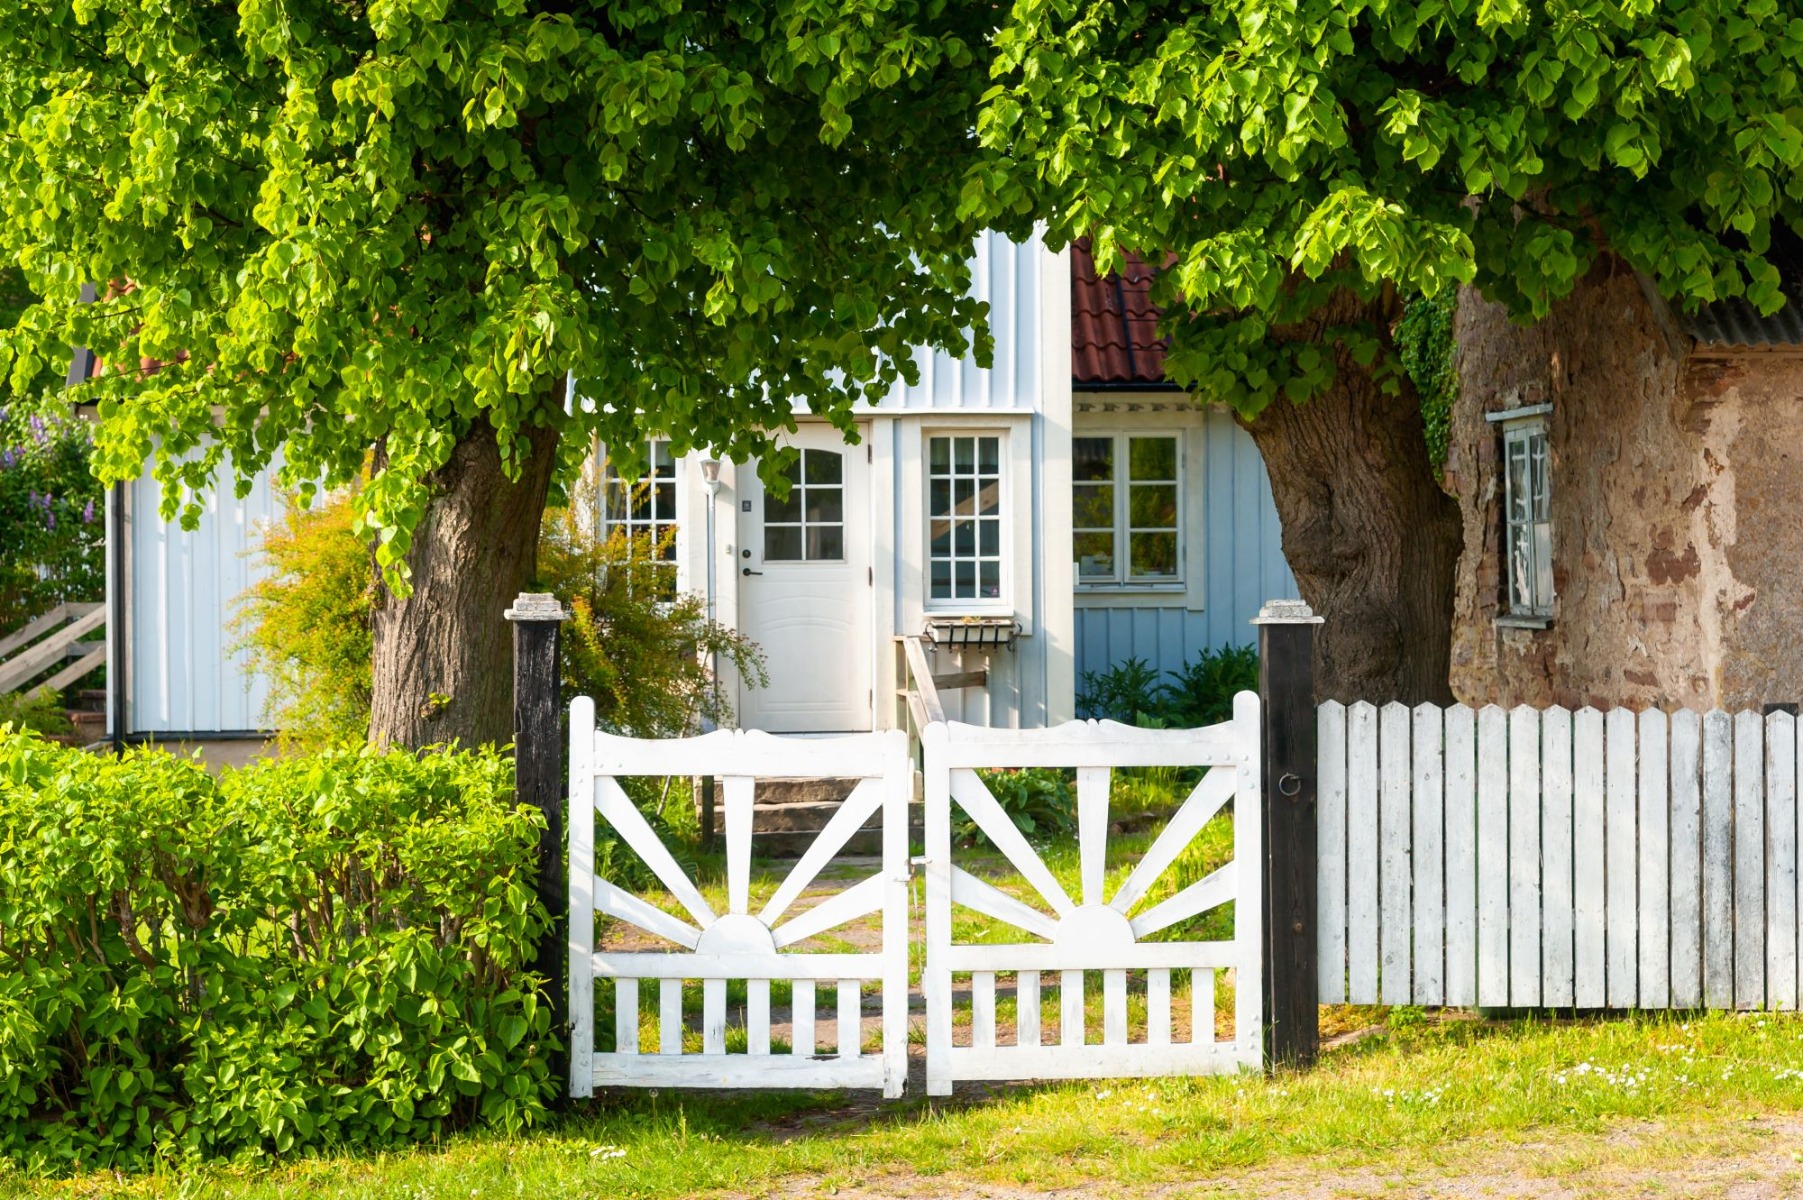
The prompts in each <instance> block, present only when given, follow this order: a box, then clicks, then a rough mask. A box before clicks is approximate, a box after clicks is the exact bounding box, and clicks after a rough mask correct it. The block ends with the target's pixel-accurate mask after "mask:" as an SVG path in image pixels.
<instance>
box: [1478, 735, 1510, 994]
mask: <svg viewBox="0 0 1803 1200" xmlns="http://www.w3.org/2000/svg"><path fill="white" fill-rule="evenodd" d="M1477 1002H1478V1003H1479V1004H1483V1005H1488V1006H1493V1007H1496V1008H1506V1007H1508V1004H1509V718H1508V714H1507V713H1505V712H1503V710H1502V709H1500V708H1497V707H1496V706H1495V705H1493V704H1492V705H1486V706H1485V707H1484V708H1482V709H1481V710H1479V712H1478V714H1477Z"/></svg>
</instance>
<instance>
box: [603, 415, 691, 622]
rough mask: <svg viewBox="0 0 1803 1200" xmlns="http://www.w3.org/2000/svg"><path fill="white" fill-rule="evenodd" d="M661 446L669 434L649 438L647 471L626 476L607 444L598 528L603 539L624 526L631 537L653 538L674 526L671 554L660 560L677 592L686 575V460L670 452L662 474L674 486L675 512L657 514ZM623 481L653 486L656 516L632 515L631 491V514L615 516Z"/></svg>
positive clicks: (632, 485)
mask: <svg viewBox="0 0 1803 1200" xmlns="http://www.w3.org/2000/svg"><path fill="white" fill-rule="evenodd" d="M660 445H662V446H664V447H668V446H669V445H670V439H669V438H666V437H651V438H646V439H645V472H644V474H641V475H638V476H635V477H633V478H632V479H627V478H626V477H625V476H623V475H620V474H618V473H616V471H615V469H614V463H615V460H614V457H613V456H612V455H611V454H609V453H608V452H607V447H605V446H603V447H601V494H600V497H599V500H600V503H599V505H598V507H599V509H600V512H599V513H598V514H597V516H598V518H599V520H598V521H597V523H596V527H597V529H598V530H599V531H600V537H601V539H602V540H604V541H605V540H606V539H607V538H610V537H612V536H613V534H614V531H615V530H616V529H624V530H625V531H626V533H627V536H628V537H634V538H636V537H637V536H639V535H640V534H642V533H649V534H650V535H651V536H652V538H653V539H657V538H659V537H661V536H662V534H661V532H660V531H661V530H662V529H664V528H668V529H670V530H671V531H672V532H671V537H670V546H669V553H668V554H667V555H666V556H665V557H663V558H662V559H660V560H659V561H660V562H661V563H662V564H663V566H664V567H666V568H667V569H668V572H669V577H670V579H669V584H668V587H669V590H670V592H671V593H672V595H673V594H674V593H675V592H677V591H680V590H681V588H682V580H683V574H684V572H683V557H682V550H683V521H682V510H683V502H682V489H683V466H682V464H683V460H682V456H680V455H678V454H676V453H675V452H674V451H670V452H669V453H670V463H669V466H670V474H669V475H667V476H664V477H662V480H661V482H663V483H666V484H668V485H669V487H670V506H671V510H672V511H671V514H670V516H669V517H668V518H667V519H666V518H662V517H659V516H658V514H657V498H656V489H657V487H658V485H659V482H660V480H659V476H658V475H657V466H658V463H657V448H658V447H659V446H660ZM622 484H623V485H625V486H626V487H628V488H639V487H644V486H647V485H649V486H650V487H651V489H652V498H651V505H652V515H651V517H650V518H649V519H648V520H647V519H642V518H638V517H635V516H633V515H632V513H631V501H630V496H631V493H630V492H628V493H627V496H628V502H627V515H626V516H625V517H624V518H620V519H616V518H615V517H614V515H613V502H614V496H615V494H616V493H615V489H616V487H618V486H620V485H622Z"/></svg>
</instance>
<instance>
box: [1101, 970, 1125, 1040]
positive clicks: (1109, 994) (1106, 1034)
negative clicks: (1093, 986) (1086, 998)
mask: <svg viewBox="0 0 1803 1200" xmlns="http://www.w3.org/2000/svg"><path fill="white" fill-rule="evenodd" d="M1102 1044H1103V1045H1104V1046H1125V1045H1126V1044H1127V972H1126V971H1125V970H1124V969H1122V968H1120V967H1114V968H1111V969H1110V970H1106V971H1103V972H1102Z"/></svg>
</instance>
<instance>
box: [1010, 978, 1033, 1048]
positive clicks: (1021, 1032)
mask: <svg viewBox="0 0 1803 1200" xmlns="http://www.w3.org/2000/svg"><path fill="white" fill-rule="evenodd" d="M1014 1044H1015V1045H1017V1046H1037V1045H1039V972H1038V971H1021V972H1018V973H1017V974H1016V975H1015V976H1014Z"/></svg>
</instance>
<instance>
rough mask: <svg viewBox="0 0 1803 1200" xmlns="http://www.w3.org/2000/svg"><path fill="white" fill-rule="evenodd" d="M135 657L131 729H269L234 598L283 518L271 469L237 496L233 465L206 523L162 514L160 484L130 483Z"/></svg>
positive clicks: (262, 686) (262, 689) (130, 676)
mask: <svg viewBox="0 0 1803 1200" xmlns="http://www.w3.org/2000/svg"><path fill="white" fill-rule="evenodd" d="M127 490H128V495H127V505H128V516H127V522H128V536H129V538H130V542H129V546H130V565H129V567H128V570H129V571H130V573H131V580H130V597H131V599H130V604H131V612H130V643H129V645H130V651H129V652H130V662H129V667H128V670H127V686H128V688H129V693H130V694H129V696H128V698H127V705H128V708H127V725H128V730H127V732H130V733H188V732H211V731H218V730H250V729H260V728H263V726H264V717H263V706H264V702H265V700H266V699H267V697H268V684H267V682H266V681H265V680H264V679H263V677H262V676H260V675H259V674H257V673H256V672H254V671H252V670H251V668H250V664H249V657H248V655H246V654H245V653H243V652H242V651H236V650H234V649H233V648H232V646H233V643H234V642H235V641H237V635H236V634H235V633H233V631H232V629H231V621H232V617H233V615H234V614H235V612H236V608H237V605H236V603H235V602H236V599H237V597H238V596H239V595H240V594H241V593H242V592H243V591H244V590H245V589H246V588H248V587H249V586H250V585H251V584H252V583H253V582H254V581H255V580H257V579H258V578H260V577H261V576H262V574H263V573H264V568H263V566H262V564H261V561H260V559H261V555H260V554H259V553H258V545H259V536H260V530H261V528H262V527H263V526H265V525H267V524H268V523H269V522H271V521H273V520H275V519H277V518H278V517H279V516H280V515H281V499H280V496H279V494H278V493H277V491H276V490H275V489H274V488H272V487H271V486H270V473H269V472H264V473H262V474H260V475H258V476H257V478H256V482H255V485H254V486H253V487H252V489H251V492H250V495H248V496H246V497H244V498H243V499H242V500H240V499H238V498H236V497H235V496H233V495H232V485H231V482H230V476H229V469H227V470H224V471H222V474H221V483H220V485H219V486H218V487H217V488H215V489H214V491H213V492H212V494H211V495H210V496H208V497H207V499H206V501H205V512H204V513H203V514H202V516H201V519H200V526H199V528H197V529H195V530H193V531H191V532H190V531H188V530H184V529H183V528H182V527H181V525H180V523H179V522H175V521H164V520H163V519H162V518H161V517H160V516H158V515H157V502H158V498H159V485H158V484H157V482H156V480H154V479H152V478H150V477H149V476H148V475H145V476H142V477H140V478H138V479H136V480H134V481H133V482H132V483H131V484H130V485H128V489H127Z"/></svg>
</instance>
